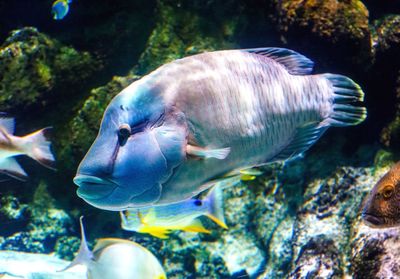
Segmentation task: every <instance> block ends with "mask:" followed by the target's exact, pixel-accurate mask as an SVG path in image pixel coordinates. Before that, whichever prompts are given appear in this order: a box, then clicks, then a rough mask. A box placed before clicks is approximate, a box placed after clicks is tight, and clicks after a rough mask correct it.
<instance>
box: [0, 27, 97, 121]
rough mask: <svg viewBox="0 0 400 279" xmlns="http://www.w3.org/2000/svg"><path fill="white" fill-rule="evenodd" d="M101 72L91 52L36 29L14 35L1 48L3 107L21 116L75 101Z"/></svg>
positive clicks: (22, 30)
mask: <svg viewBox="0 0 400 279" xmlns="http://www.w3.org/2000/svg"><path fill="white" fill-rule="evenodd" d="M98 68H99V65H98V63H96V62H95V60H94V59H93V57H92V56H91V55H90V54H89V53H87V52H78V51H77V50H75V49H73V48H71V47H68V46H64V45H62V44H61V43H59V42H58V41H56V40H54V39H51V38H50V37H48V36H47V35H45V34H43V33H40V32H39V31H38V30H37V29H36V28H33V27H25V28H22V29H20V30H15V31H13V32H11V35H10V37H8V38H7V39H6V41H5V42H4V43H3V45H2V46H1V47H0V73H1V74H0V105H1V109H2V111H12V112H18V113H21V110H24V109H26V108H27V107H28V108H32V107H33V106H34V107H35V108H37V107H43V106H46V105H49V104H51V103H53V102H56V101H61V100H63V99H64V97H65V96H68V98H71V97H72V96H74V95H75V94H76V93H77V92H75V91H77V90H74V88H77V87H79V86H82V82H85V80H86V79H88V77H90V76H91V75H92V74H93V73H94V72H95V71H96V70H97V69H98ZM78 92H79V91H78Z"/></svg>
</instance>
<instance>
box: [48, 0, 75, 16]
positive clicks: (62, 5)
mask: <svg viewBox="0 0 400 279" xmlns="http://www.w3.org/2000/svg"><path fill="white" fill-rule="evenodd" d="M71 2H72V0H56V1H54V3H53V6H52V7H51V13H52V14H53V18H54V19H55V20H61V19H63V18H64V17H65V16H66V15H67V14H68V12H69V4H70V3H71Z"/></svg>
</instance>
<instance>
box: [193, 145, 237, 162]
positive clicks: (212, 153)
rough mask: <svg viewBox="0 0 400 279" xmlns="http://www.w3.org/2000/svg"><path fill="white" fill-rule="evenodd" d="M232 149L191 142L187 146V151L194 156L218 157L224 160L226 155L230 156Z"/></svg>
mask: <svg viewBox="0 0 400 279" xmlns="http://www.w3.org/2000/svg"><path fill="white" fill-rule="evenodd" d="M230 151H231V149H230V147H226V148H219V149H208V148H203V147H199V146H195V145H190V144H188V145H187V146H186V153H188V154H189V155H192V156H197V157H201V158H205V159H207V158H216V159H219V160H223V159H225V158H226V156H228V154H229V152H230Z"/></svg>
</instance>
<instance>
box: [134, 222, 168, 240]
mask: <svg viewBox="0 0 400 279" xmlns="http://www.w3.org/2000/svg"><path fill="white" fill-rule="evenodd" d="M138 232H140V233H148V234H150V235H152V236H155V237H158V238H161V239H167V238H168V237H169V234H170V233H171V232H172V230H170V229H167V228H164V227H156V226H145V225H144V226H140V228H139V229H138Z"/></svg>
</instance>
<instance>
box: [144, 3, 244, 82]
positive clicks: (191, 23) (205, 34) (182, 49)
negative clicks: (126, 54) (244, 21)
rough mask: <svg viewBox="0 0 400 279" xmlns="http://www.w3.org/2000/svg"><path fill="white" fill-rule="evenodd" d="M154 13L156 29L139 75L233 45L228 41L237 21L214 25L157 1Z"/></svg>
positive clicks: (225, 21) (191, 13) (179, 7)
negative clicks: (185, 58)
mask: <svg viewBox="0 0 400 279" xmlns="http://www.w3.org/2000/svg"><path fill="white" fill-rule="evenodd" d="M211 6H212V5H211ZM210 10H213V9H212V7H211V8H210ZM157 11H158V16H157V18H158V20H157V23H156V26H155V28H154V30H153V32H152V33H151V35H150V37H149V39H148V42H147V46H146V48H145V50H144V52H143V53H142V55H141V57H140V59H139V68H138V72H139V73H140V74H144V73H147V72H148V71H150V70H154V69H155V68H157V67H158V66H160V65H162V64H164V63H167V62H170V61H172V60H175V59H178V58H181V57H183V56H187V55H190V54H196V53H200V52H204V51H212V50H217V49H227V48H232V47H233V46H234V45H235V44H234V43H233V42H232V38H233V36H234V34H235V33H236V31H237V29H238V24H239V23H240V21H239V20H238V19H237V18H228V19H226V20H224V21H222V22H216V21H215V20H213V19H210V18H207V17H206V16H204V15H202V14H200V13H196V12H194V11H193V10H190V9H185V8H184V7H181V6H180V5H176V4H173V3H164V2H162V1H158V7H157Z"/></svg>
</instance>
